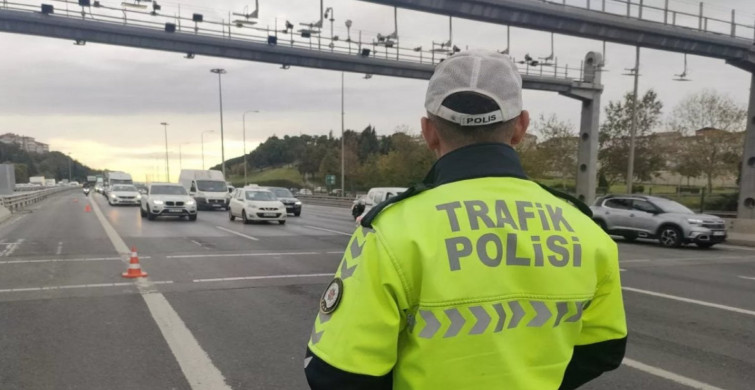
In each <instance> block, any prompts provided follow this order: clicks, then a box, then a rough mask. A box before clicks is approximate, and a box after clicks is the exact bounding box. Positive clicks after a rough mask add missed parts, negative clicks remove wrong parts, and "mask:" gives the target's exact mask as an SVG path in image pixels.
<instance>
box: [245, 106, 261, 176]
mask: <svg viewBox="0 0 755 390" xmlns="http://www.w3.org/2000/svg"><path fill="white" fill-rule="evenodd" d="M250 112H259V110H247V111H245V112H244V114H243V115H242V116H241V121H242V122H243V126H244V137H243V138H244V141H243V142H244V185H247V184H248V183H247V181H246V114H248V113H250Z"/></svg>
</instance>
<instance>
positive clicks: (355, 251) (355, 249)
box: [349, 237, 366, 259]
mask: <svg viewBox="0 0 755 390" xmlns="http://www.w3.org/2000/svg"><path fill="white" fill-rule="evenodd" d="M365 242H366V241H365ZM365 242H363V243H362V245H359V239H358V238H357V237H354V238H353V239H352V240H351V245H350V246H349V250H350V251H351V258H352V259H356V258H357V257H359V256H361V255H362V248H364V244H365Z"/></svg>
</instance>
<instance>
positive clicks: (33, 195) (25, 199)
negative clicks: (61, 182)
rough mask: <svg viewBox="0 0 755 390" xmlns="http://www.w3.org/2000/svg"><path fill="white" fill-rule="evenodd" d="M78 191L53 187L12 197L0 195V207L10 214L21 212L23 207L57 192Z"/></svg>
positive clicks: (70, 188) (71, 188) (72, 188)
mask: <svg viewBox="0 0 755 390" xmlns="http://www.w3.org/2000/svg"><path fill="white" fill-rule="evenodd" d="M74 189H78V188H77V187H53V188H48V189H44V190H38V191H28V192H27V191H25V192H21V193H19V194H13V195H0V206H3V207H5V208H7V209H8V210H10V212H17V211H20V210H23V209H24V208H25V207H27V206H29V205H32V204H34V203H38V202H40V201H42V200H44V199H47V197H48V196H50V195H52V194H56V193H58V192H62V191H66V190H74Z"/></svg>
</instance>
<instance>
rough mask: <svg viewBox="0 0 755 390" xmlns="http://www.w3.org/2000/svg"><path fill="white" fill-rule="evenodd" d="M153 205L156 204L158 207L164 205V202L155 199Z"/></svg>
mask: <svg viewBox="0 0 755 390" xmlns="http://www.w3.org/2000/svg"><path fill="white" fill-rule="evenodd" d="M152 203H154V204H156V205H161V204H163V203H164V202H163V201H162V200H159V199H155V200H153V201H152Z"/></svg>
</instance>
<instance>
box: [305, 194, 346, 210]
mask: <svg viewBox="0 0 755 390" xmlns="http://www.w3.org/2000/svg"><path fill="white" fill-rule="evenodd" d="M297 198H298V199H299V200H301V201H302V203H304V204H312V205H316V206H330V207H342V208H351V205H352V204H354V199H351V198H342V197H337V196H319V195H298V196H297Z"/></svg>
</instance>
